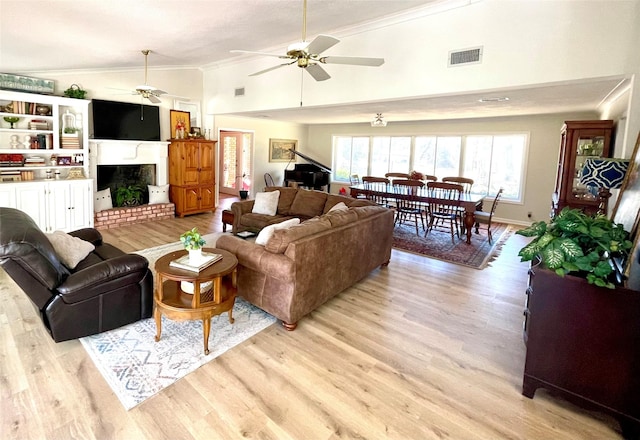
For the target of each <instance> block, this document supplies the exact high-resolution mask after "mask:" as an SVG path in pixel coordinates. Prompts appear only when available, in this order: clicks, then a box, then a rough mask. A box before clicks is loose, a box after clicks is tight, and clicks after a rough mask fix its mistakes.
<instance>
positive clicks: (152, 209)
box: [94, 203, 175, 229]
mask: <svg viewBox="0 0 640 440" xmlns="http://www.w3.org/2000/svg"><path fill="white" fill-rule="evenodd" d="M173 217H175V205H174V204H173V203H158V204H154V205H142V206H133V207H131V208H113V209H107V210H104V211H100V212H96V213H95V221H94V227H95V228H96V229H113V228H119V227H120V226H126V225H132V224H134V223H143V222H148V221H154V220H164V219H169V218H173Z"/></svg>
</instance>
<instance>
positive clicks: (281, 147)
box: [269, 139, 298, 162]
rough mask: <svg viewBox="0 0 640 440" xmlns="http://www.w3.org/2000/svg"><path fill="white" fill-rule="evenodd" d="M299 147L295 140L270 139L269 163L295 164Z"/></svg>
mask: <svg viewBox="0 0 640 440" xmlns="http://www.w3.org/2000/svg"><path fill="white" fill-rule="evenodd" d="M297 147H298V141H297V140H295V139H269V162H295V161H296V155H295V154H294V153H293V152H294V151H295V150H296V148H297Z"/></svg>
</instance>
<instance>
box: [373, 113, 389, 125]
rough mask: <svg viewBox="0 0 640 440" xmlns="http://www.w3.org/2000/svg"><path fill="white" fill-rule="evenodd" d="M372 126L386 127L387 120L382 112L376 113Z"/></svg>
mask: <svg viewBox="0 0 640 440" xmlns="http://www.w3.org/2000/svg"><path fill="white" fill-rule="evenodd" d="M371 126H372V127H386V126H387V121H385V120H384V119H382V113H378V114H376V117H375V118H374V120H373V121H371Z"/></svg>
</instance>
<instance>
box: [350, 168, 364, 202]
mask: <svg viewBox="0 0 640 440" xmlns="http://www.w3.org/2000/svg"><path fill="white" fill-rule="evenodd" d="M349 183H350V184H351V186H354V185H360V177H359V176H358V175H357V174H352V175H350V176H349ZM366 198H367V197H366V196H365V195H364V194H358V195H357V196H356V199H366Z"/></svg>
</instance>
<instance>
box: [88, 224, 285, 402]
mask: <svg viewBox="0 0 640 440" xmlns="http://www.w3.org/2000/svg"><path fill="white" fill-rule="evenodd" d="M219 235H220V234H209V235H206V236H205V237H204V238H205V240H206V241H207V247H213V246H215V241H216V239H217V236H219ZM181 248H182V245H181V244H180V243H179V242H176V243H171V244H168V245H163V246H158V247H156V248H150V249H145V250H142V251H139V252H137V253H139V254H141V255H144V256H145V257H146V258H147V259H148V260H149V262H150V267H153V265H154V263H155V261H156V260H157V259H158V258H159V257H161V256H162V255H164V254H166V253H167V252H171V251H173V250H179V249H181ZM233 317H234V319H235V322H234V323H233V324H230V323H229V317H228V315H227V313H223V314H222V315H219V316H215V317H213V318H212V319H211V333H210V336H209V350H210V352H209V354H208V355H207V356H205V354H204V348H203V334H202V321H182V322H176V321H172V320H170V319H167V318H165V317H164V316H163V317H162V337H161V339H160V341H159V342H155V341H154V337H155V334H156V324H155V321H154V320H153V318H149V319H145V320H142V321H138V322H136V323H133V324H129V325H127V326H124V327H120V328H118V329H115V330H111V331H108V332H104V333H100V334H98V335H93V336H87V337H85V338H82V339H80V342H81V343H82V345H83V346H84V348H85V350H86V351H87V353H88V354H89V356H90V357H91V359H92V360H93V362H94V363H95V365H96V367H98V369H99V370H100V372H101V373H102V375H103V376H104V378H105V380H106V381H107V383H108V384H109V386H110V387H111V389H112V390H113V391H114V393H115V394H116V395H117V396H118V398H119V399H120V402H122V404H123V405H124V407H125V408H126V409H127V410H129V409H131V408H133V407H135V406H136V405H138V404H140V403H141V402H143V401H144V400H145V399H148V398H149V397H151V396H153V395H154V394H156V393H158V392H159V391H161V390H162V389H163V388H165V387H167V386H169V385H171V384H172V383H174V382H175V381H177V380H178V379H180V378H181V377H184V376H185V375H187V374H188V373H190V372H192V371H194V370H196V369H197V368H198V367H200V366H202V365H204V364H205V363H207V362H209V361H210V360H212V359H215V358H216V357H217V356H219V355H221V354H222V353H224V352H225V351H227V350H229V349H231V348H233V347H235V346H236V345H238V344H240V343H241V342H243V341H245V340H247V339H249V338H250V337H251V336H253V335H255V334H257V333H259V332H260V331H262V330H264V329H265V328H267V327H268V326H270V325H271V324H273V323H274V322H276V319H275V318H274V317H273V316H271V315H269V314H267V313H265V312H263V311H262V310H260V309H258V308H257V307H254V306H253V305H251V304H249V303H248V302H246V301H244V300H243V299H241V298H236V303H235V306H234V308H233Z"/></svg>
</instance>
